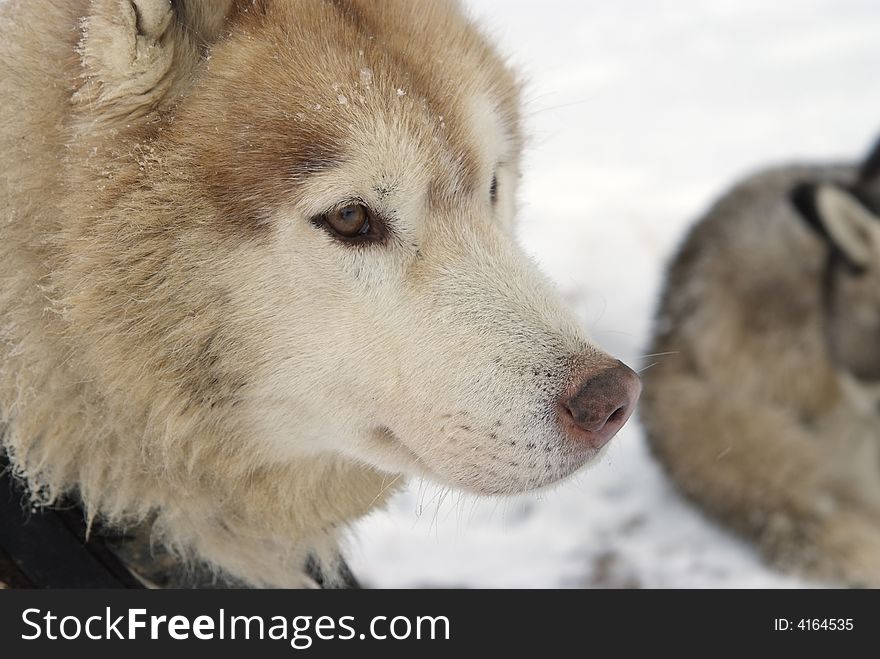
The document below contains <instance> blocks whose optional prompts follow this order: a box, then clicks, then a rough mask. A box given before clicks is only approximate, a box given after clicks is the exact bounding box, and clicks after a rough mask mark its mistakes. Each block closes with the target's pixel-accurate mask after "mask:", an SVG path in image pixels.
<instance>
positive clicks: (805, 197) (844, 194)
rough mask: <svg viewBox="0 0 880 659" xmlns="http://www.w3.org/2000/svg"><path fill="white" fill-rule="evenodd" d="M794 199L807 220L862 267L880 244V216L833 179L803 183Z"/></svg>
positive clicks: (796, 206) (849, 260) (857, 265)
mask: <svg viewBox="0 0 880 659" xmlns="http://www.w3.org/2000/svg"><path fill="white" fill-rule="evenodd" d="M790 196H791V201H792V204H793V205H794V207H795V209H797V211H798V213H799V214H800V215H801V217H803V218H804V220H806V222H807V223H808V224H809V225H810V226H811V227H812V228H813V229H814V230H815V231H817V232H818V233H819V235H820V236H822V238H823V239H824V240H825V241H826V242H828V244H829V245H830V247H831V248H832V249H833V250H834V251H835V252H837V253H838V254H840V255H841V256H842V257H843V258H844V259H845V260H846V262H847V263H849V264H850V265H851V266H852V267H853V268H856V269H858V270H863V269H865V268H866V267H867V266H868V265H869V264H870V262H871V260H872V258H875V257H874V255H875V254H876V253H877V250H878V247H880V217H878V216H877V215H876V214H875V213H874V212H872V211H871V210H870V209H868V208H867V206H865V204H864V203H862V201H861V200H860V199H858V198H857V197H856V195H854V194H853V193H852V192H851V191H849V190H846V189H844V188H842V187H839V186H837V185H834V184H831V183H803V184H800V185H797V186H795V187H794V188H793V189H792V191H791V195H790Z"/></svg>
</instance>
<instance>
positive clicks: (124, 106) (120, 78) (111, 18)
mask: <svg viewBox="0 0 880 659" xmlns="http://www.w3.org/2000/svg"><path fill="white" fill-rule="evenodd" d="M238 4H240V1H239V0H91V2H90V3H89V8H88V13H87V15H86V16H85V17H84V18H83V20H82V24H81V30H82V34H81V38H80V42H79V46H78V50H79V53H80V56H81V58H82V65H83V76H82V80H81V82H80V85H79V89H78V90H77V91H76V93H75V95H74V101H75V103H77V105H78V107H79V109H80V110H81V111H83V112H88V113H90V114H91V115H93V116H92V117H91V119H93V120H97V121H99V122H100V121H102V120H104V121H113V120H114V119H119V118H123V119H132V118H137V117H138V116H142V115H143V114H145V113H146V112H148V111H149V110H150V109H152V108H155V107H158V106H159V105H160V104H161V103H162V102H163V101H164V100H165V99H167V98H168V97H169V95H170V94H171V92H172V91H173V90H174V89H175V86H176V85H178V84H179V83H180V82H181V81H182V80H184V79H185V78H186V77H187V76H188V75H189V74H190V73H191V71H192V70H193V68H194V67H195V66H196V65H197V64H198V63H199V61H200V60H202V59H203V58H204V57H205V56H206V54H207V52H208V51H209V49H210V47H211V45H212V44H213V43H214V42H215V41H216V40H217V39H219V38H220V37H221V36H222V35H223V33H224V30H225V29H226V21H227V19H228V18H229V16H230V15H231V14H232V13H234V12H235V11H236V8H237V5H238Z"/></svg>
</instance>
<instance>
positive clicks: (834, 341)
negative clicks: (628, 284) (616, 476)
mask: <svg viewBox="0 0 880 659" xmlns="http://www.w3.org/2000/svg"><path fill="white" fill-rule="evenodd" d="M855 175H856V171H855V169H854V168H851V167H846V166H830V167H820V166H811V167H786V168H781V169H775V170H771V171H767V172H764V173H762V174H759V175H757V176H755V177H753V178H750V179H748V180H746V181H745V182H743V183H741V184H739V185H738V186H736V187H735V188H734V189H733V190H732V191H730V192H729V193H728V194H726V195H725V196H724V197H723V198H722V199H721V200H720V201H718V202H717V203H716V204H715V205H714V207H713V208H712V209H711V210H710V211H709V212H708V213H707V214H706V216H705V217H704V218H703V219H702V220H701V221H700V222H699V223H698V224H697V225H696V226H695V227H694V229H693V230H692V231H691V233H690V235H689V236H688V237H687V239H686V240H685V242H684V244H683V246H682V247H681V249H680V251H679V252H678V254H677V255H676V257H675V258H674V260H673V262H672V264H671V266H670V269H669V272H668V276H667V281H666V286H665V290H664V293H663V297H662V300H661V302H660V308H659V312H658V314H657V320H656V326H655V335H654V339H653V344H652V346H651V348H650V350H649V352H651V353H668V354H666V355H663V356H659V357H657V364H656V366H654V367H652V368H651V369H649V370H648V371H646V372H645V395H644V396H643V400H642V406H641V418H642V420H643V422H644V424H645V427H646V429H647V433H648V437H649V440H650V442H651V445H652V447H653V449H654V452H655V453H656V455H657V456H658V457H659V458H660V460H661V462H662V463H663V464H664V465H665V466H666V467H667V469H668V471H669V473H670V474H671V475H672V477H673V479H674V480H675V481H676V482H677V484H678V485H679V486H680V487H681V489H682V490H683V491H684V492H685V493H686V494H687V495H688V496H690V497H691V498H693V500H695V501H696V502H697V503H699V504H700V505H701V506H703V507H704V508H705V509H706V510H707V511H709V512H710V513H711V514H713V515H714V516H715V517H716V518H717V519H719V520H720V521H722V522H724V523H725V524H727V525H729V526H730V527H731V528H733V529H734V530H736V531H738V532H740V533H742V534H743V535H744V536H746V537H748V538H749V539H751V540H754V541H755V542H756V543H757V544H758V545H759V547H760V548H761V549H762V550H763V552H764V553H765V555H766V556H767V557H768V558H769V559H770V560H771V561H773V562H774V563H776V564H777V565H779V566H781V567H784V568H787V569H790V570H796V571H800V572H802V573H805V574H808V575H810V576H812V577H814V578H819V579H824V580H829V581H833V582H836V583H845V584H850V585H860V586H875V587H877V586H880V408H878V397H877V396H876V393H875V392H874V391H873V390H872V383H871V382H870V381H867V380H864V379H862V380H860V381H859V380H857V378H856V377H854V375H853V373H852V372H851V369H850V368H849V367H850V366H854V364H847V363H844V362H842V361H841V360H842V358H843V357H844V356H845V355H847V354H848V353H849V352H851V351H850V350H849V348H848V347H847V345H846V344H847V342H848V341H850V340H852V341H856V340H857V339H856V338H855V333H854V332H853V331H848V332H839V331H835V330H834V328H835V327H838V328H839V327H843V326H846V327H847V328H850V329H854V328H855V327H856V326H857V324H858V323H863V324H864V323H865V318H867V319H868V320H869V321H870V323H869V326H868V332H866V333H865V338H859V339H858V340H857V341H858V342H859V344H860V345H861V346H862V350H861V354H860V355H859V359H858V360H856V361H860V362H861V363H863V364H865V363H870V362H871V361H872V360H873V361H874V362H875V363H880V341H878V339H880V336H878V333H880V322H878V320H877V319H878V314H880V254H875V256H874V257H873V259H874V263H873V264H872V265H871V266H870V267H869V268H868V270H867V271H865V272H861V273H858V274H856V273H854V272H852V271H851V270H850V269H849V268H846V267H845V264H843V263H842V262H841V261H840V260H839V259H838V258H836V254H835V251H834V250H833V249H830V248H829V246H828V244H827V243H826V241H825V240H824V239H823V237H822V236H821V235H820V233H819V232H818V231H817V230H815V229H814V228H812V227H810V226H809V224H808V222H807V221H806V220H805V219H804V218H803V217H801V216H800V214H799V213H798V211H797V210H796V209H795V206H794V205H793V204H792V202H791V200H790V193H791V191H792V190H793V189H795V188H797V187H798V186H799V185H800V184H803V183H805V182H806V183H810V184H812V183H815V182H819V183H831V184H840V185H850V184H852V182H853V181H854V180H856V176H855ZM878 227H880V224H878ZM860 318H861V320H860ZM871 318H873V320H870V319H871ZM871 323H872V324H871ZM869 334H870V335H873V337H874V338H873V341H870V339H868V338H867V337H868V335H869ZM850 356H851V355H850ZM873 386H876V385H873Z"/></svg>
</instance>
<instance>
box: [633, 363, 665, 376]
mask: <svg viewBox="0 0 880 659" xmlns="http://www.w3.org/2000/svg"><path fill="white" fill-rule="evenodd" d="M659 363H660V362H653V363H651V364H648V365H647V366H645V367H644V368H640V369H639V370H638V371H636V373H644V372H645V371H647V370H648V369H649V368H651V367H652V366H656V365H657V364H659Z"/></svg>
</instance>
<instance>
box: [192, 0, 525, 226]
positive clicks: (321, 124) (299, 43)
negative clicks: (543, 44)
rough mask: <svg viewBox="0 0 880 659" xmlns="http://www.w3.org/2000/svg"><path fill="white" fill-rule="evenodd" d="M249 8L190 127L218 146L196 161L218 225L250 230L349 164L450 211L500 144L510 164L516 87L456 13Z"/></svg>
mask: <svg viewBox="0 0 880 659" xmlns="http://www.w3.org/2000/svg"><path fill="white" fill-rule="evenodd" d="M261 8H262V11H260V12H256V11H254V12H250V13H248V14H246V15H244V16H243V17H241V18H239V19H238V21H237V23H236V24H235V25H234V26H233V29H232V30H231V32H230V36H229V39H228V40H227V41H225V42H224V43H223V44H221V45H220V46H219V47H218V48H217V49H216V52H215V53H214V54H213V56H212V60H211V61H209V62H208V71H209V79H210V84H209V85H207V86H206V91H205V93H206V94H207V95H209V96H210V98H208V99H201V100H200V103H199V104H198V105H199V107H201V108H203V107H206V106H207V107H217V108H220V109H221V110H222V111H221V112H219V113H218V112H214V113H213V114H211V115H210V116H208V117H204V116H203V117H202V118H201V119H199V120H198V122H199V126H200V128H201V129H202V130H205V131H209V132H214V133H216V132H219V133H221V134H225V135H227V136H228V140H227V141H226V143H224V144H223V146H222V149H221V148H220V147H218V146H216V144H217V143H216V141H208V140H206V141H205V142H204V144H203V145H200V146H199V149H200V150H201V151H205V152H204V153H202V154H201V155H199V156H197V159H198V160H200V161H203V162H205V163H209V165H210V171H208V172H206V177H205V178H206V181H207V183H206V185H207V187H208V188H209V193H210V194H211V195H212V196H213V197H214V200H215V202H217V203H218V204H219V205H220V207H221V208H222V209H223V210H224V211H225V212H224V215H226V216H228V217H234V218H241V219H240V220H238V221H241V222H242V223H244V224H246V225H248V226H258V225H260V224H261V223H263V221H264V219H265V217H266V216H267V208H270V207H272V206H278V205H279V204H283V203H285V202H287V201H289V199H290V195H291V193H292V192H293V193H294V194H295V188H296V184H297V182H298V181H302V180H307V179H308V178H310V177H313V176H314V175H315V174H319V173H321V172H325V171H327V170H332V169H337V170H338V169H344V168H345V167H346V165H351V164H352V160H354V161H356V163H357V165H356V166H357V168H358V171H359V172H360V174H361V175H366V173H368V172H372V173H373V175H374V176H375V177H377V178H383V177H384V178H389V177H390V178H394V175H395V173H397V174H399V177H402V178H403V179H406V178H407V177H409V178H413V177H415V178H419V179H420V180H423V179H427V181H426V182H427V184H428V186H429V187H430V192H431V194H433V195H435V196H438V197H441V198H443V197H445V198H456V197H458V198H461V196H462V193H467V192H469V191H470V190H472V189H474V188H475V187H476V186H478V185H487V186H488V182H487V181H486V180H485V179H487V178H488V177H490V176H491V168H492V167H493V166H494V164H493V163H492V160H493V159H497V158H499V154H498V149H499V148H500V146H501V145H502V144H504V145H506V148H507V150H508V151H509V152H511V153H514V154H515V153H516V152H517V151H518V148H519V137H518V135H519V133H518V120H519V117H518V96H519V88H518V85H517V82H516V80H515V78H514V77H513V76H512V74H511V73H510V72H509V71H508V69H507V68H506V67H505V66H504V64H503V62H502V61H501V60H500V59H499V58H498V56H497V55H496V54H495V52H494V51H493V50H492V48H491V47H490V46H489V45H488V43H487V42H486V41H485V39H484V38H483V36H482V35H481V34H480V33H479V32H478V31H477V30H476V29H474V27H473V26H472V25H471V24H470V23H469V21H468V20H467V18H466V17H465V16H464V15H463V14H462V13H461V11H460V10H459V9H458V7H457V5H456V4H455V3H451V2H409V1H403V0H384V1H383V2H381V3H379V2H358V1H354V0H352V1H347V2H343V1H337V2H318V1H303V2H269V3H266V4H265V5H263V6H261ZM207 151H210V152H207ZM404 182H405V181H404ZM378 184H380V182H379V181H377V185H378ZM292 189H293V190H292ZM241 190H246V191H247V192H248V194H247V195H246V196H243V195H242V194H241V193H240V192H241Z"/></svg>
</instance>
